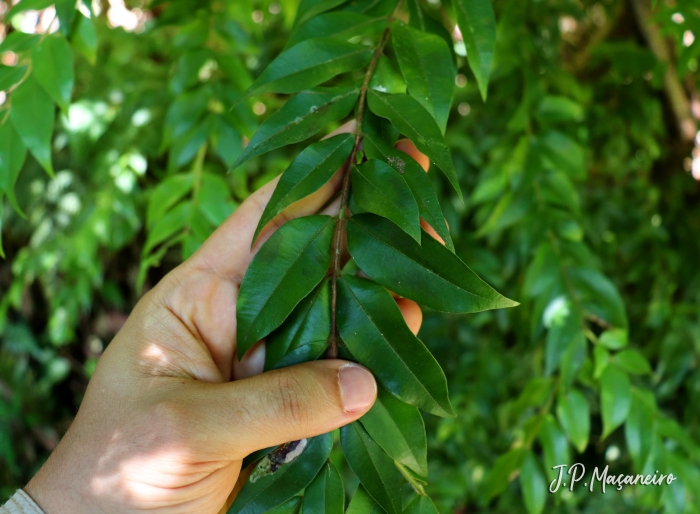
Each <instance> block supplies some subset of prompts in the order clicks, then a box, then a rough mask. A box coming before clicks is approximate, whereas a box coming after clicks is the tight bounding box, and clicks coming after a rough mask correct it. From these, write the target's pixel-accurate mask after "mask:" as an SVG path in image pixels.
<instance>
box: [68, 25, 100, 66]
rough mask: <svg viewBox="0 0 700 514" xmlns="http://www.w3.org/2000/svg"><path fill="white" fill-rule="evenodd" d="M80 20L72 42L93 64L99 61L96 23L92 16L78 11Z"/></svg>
mask: <svg viewBox="0 0 700 514" xmlns="http://www.w3.org/2000/svg"><path fill="white" fill-rule="evenodd" d="M77 16H78V22H77V23H76V27H75V30H74V31H73V38H72V39H71V44H72V45H73V48H75V49H76V50H78V51H79V52H80V53H81V54H83V56H84V57H85V58H86V59H87V60H88V62H89V63H90V64H92V65H93V66H94V65H95V62H96V61H97V31H96V30H95V23H94V21H93V20H92V19H91V18H87V17H85V16H83V15H82V14H80V13H78V14H77Z"/></svg>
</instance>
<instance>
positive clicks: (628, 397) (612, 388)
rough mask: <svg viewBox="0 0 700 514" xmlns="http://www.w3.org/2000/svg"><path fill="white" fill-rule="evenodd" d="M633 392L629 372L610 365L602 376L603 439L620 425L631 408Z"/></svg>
mask: <svg viewBox="0 0 700 514" xmlns="http://www.w3.org/2000/svg"><path fill="white" fill-rule="evenodd" d="M631 402H632V392H631V385H630V380H629V377H628V376H627V373H625V372H624V371H622V370H621V369H619V368H618V367H617V366H608V367H607V368H605V371H603V374H602V375H601V376H600V409H601V413H602V416H603V439H605V438H606V437H607V436H608V435H610V433H612V431H613V430H615V429H616V428H617V427H619V426H620V425H621V424H622V423H623V422H624V421H625V419H627V414H628V413H629V410H630V405H631Z"/></svg>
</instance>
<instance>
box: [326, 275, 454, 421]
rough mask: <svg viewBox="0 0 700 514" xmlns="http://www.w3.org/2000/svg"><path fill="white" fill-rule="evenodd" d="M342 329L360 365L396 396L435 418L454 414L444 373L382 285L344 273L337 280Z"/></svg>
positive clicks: (340, 327)
mask: <svg viewBox="0 0 700 514" xmlns="http://www.w3.org/2000/svg"><path fill="white" fill-rule="evenodd" d="M338 331H339V332H340V337H341V338H342V339H343V341H344V342H345V344H346V345H347V347H348V349H349V350H350V353H352V355H353V356H354V357H355V359H356V360H357V362H359V363H360V364H362V365H363V366H366V367H367V368H368V369H369V370H370V371H371V372H372V373H374V375H375V376H376V377H377V379H378V380H379V382H380V383H381V384H382V385H383V386H384V387H385V388H386V389H387V390H389V392H391V393H392V394H394V395H396V396H398V397H399V398H400V399H401V400H403V401H404V402H406V403H409V404H411V405H415V406H416V407H420V408H421V409H424V410H426V411H428V412H430V413H432V414H435V415H437V416H452V415H453V411H452V405H450V399H449V397H448V394H447V381H446V379H445V375H444V373H443V372H442V369H441V368H440V365H439V364H438V363H437V361H436V360H435V358H434V357H433V356H432V355H431V353H430V352H429V351H428V349H427V348H426V347H425V346H424V345H423V343H422V342H421V341H420V340H419V339H418V338H417V337H416V336H414V335H413V333H412V332H411V331H410V329H409V328H408V327H407V326H406V322H405V321H404V319H403V316H402V315H401V311H400V310H399V308H398V306H397V305H396V302H395V301H394V299H393V298H392V296H391V295H390V294H389V293H388V292H387V290H386V289H384V288H383V287H380V286H378V285H377V284H375V283H373V282H371V281H369V280H366V279H363V278H357V277H353V276H348V275H344V276H343V278H342V280H340V281H339V282H338Z"/></svg>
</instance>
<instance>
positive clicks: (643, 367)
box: [613, 350, 652, 375]
mask: <svg viewBox="0 0 700 514" xmlns="http://www.w3.org/2000/svg"><path fill="white" fill-rule="evenodd" d="M613 361H614V362H615V364H617V365H618V366H619V367H620V368H622V369H623V370H625V371H626V372H627V373H630V374H632V375H649V374H651V372H652V371H651V365H650V364H649V361H648V360H647V359H646V357H644V355H642V354H641V353H639V352H638V351H637V350H622V351H621V352H620V353H616V354H615V356H614V357H613Z"/></svg>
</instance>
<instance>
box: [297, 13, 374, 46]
mask: <svg viewBox="0 0 700 514" xmlns="http://www.w3.org/2000/svg"><path fill="white" fill-rule="evenodd" d="M385 25H386V18H385V17H384V16H367V15H366V14H361V13H357V12H348V11H341V12H329V13H324V14H321V15H320V16H316V17H315V18H312V19H310V20H309V21H307V22H306V23H304V24H303V25H302V26H301V27H299V28H298V29H297V30H296V31H295V32H294V33H293V34H292V36H291V37H290V38H289V41H287V45H286V47H287V48H291V47H293V46H294V45H296V44H298V43H301V42H302V41H306V40H307V39H311V38H319V37H322V38H330V37H333V38H338V39H345V40H347V39H350V38H351V37H355V36H363V35H367V34H376V33H378V32H381V30H382V29H383V28H384V26H385Z"/></svg>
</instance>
